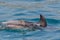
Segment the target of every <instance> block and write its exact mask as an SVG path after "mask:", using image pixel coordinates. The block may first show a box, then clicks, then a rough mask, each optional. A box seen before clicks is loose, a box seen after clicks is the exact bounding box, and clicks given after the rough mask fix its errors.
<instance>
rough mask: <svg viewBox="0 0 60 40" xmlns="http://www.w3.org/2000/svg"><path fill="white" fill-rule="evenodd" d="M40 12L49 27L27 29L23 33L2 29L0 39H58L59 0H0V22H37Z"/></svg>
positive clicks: (59, 39) (59, 25) (59, 37)
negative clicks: (34, 29) (33, 29)
mask: <svg viewBox="0 0 60 40" xmlns="http://www.w3.org/2000/svg"><path fill="white" fill-rule="evenodd" d="M40 14H42V15H44V16H45V18H46V19H47V22H48V26H47V27H50V29H44V30H43V31H40V30H36V31H30V32H29V31H27V32H26V33H25V34H22V32H16V31H11V30H10V31H6V30H3V31H0V40H60V0H0V22H3V21H8V20H26V21H31V22H37V21H39V15H40ZM55 28H57V29H55Z"/></svg>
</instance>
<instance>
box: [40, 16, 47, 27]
mask: <svg viewBox="0 0 60 40" xmlns="http://www.w3.org/2000/svg"><path fill="white" fill-rule="evenodd" d="M40 26H41V27H46V26H47V22H46V19H45V17H43V16H42V15H40Z"/></svg>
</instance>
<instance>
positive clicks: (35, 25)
mask: <svg viewBox="0 0 60 40" xmlns="http://www.w3.org/2000/svg"><path fill="white" fill-rule="evenodd" d="M45 27H47V22H46V19H45V17H43V16H42V15H40V20H39V22H27V21H24V20H11V21H6V22H1V23H0V29H7V28H8V29H21V28H28V29H41V28H45Z"/></svg>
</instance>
